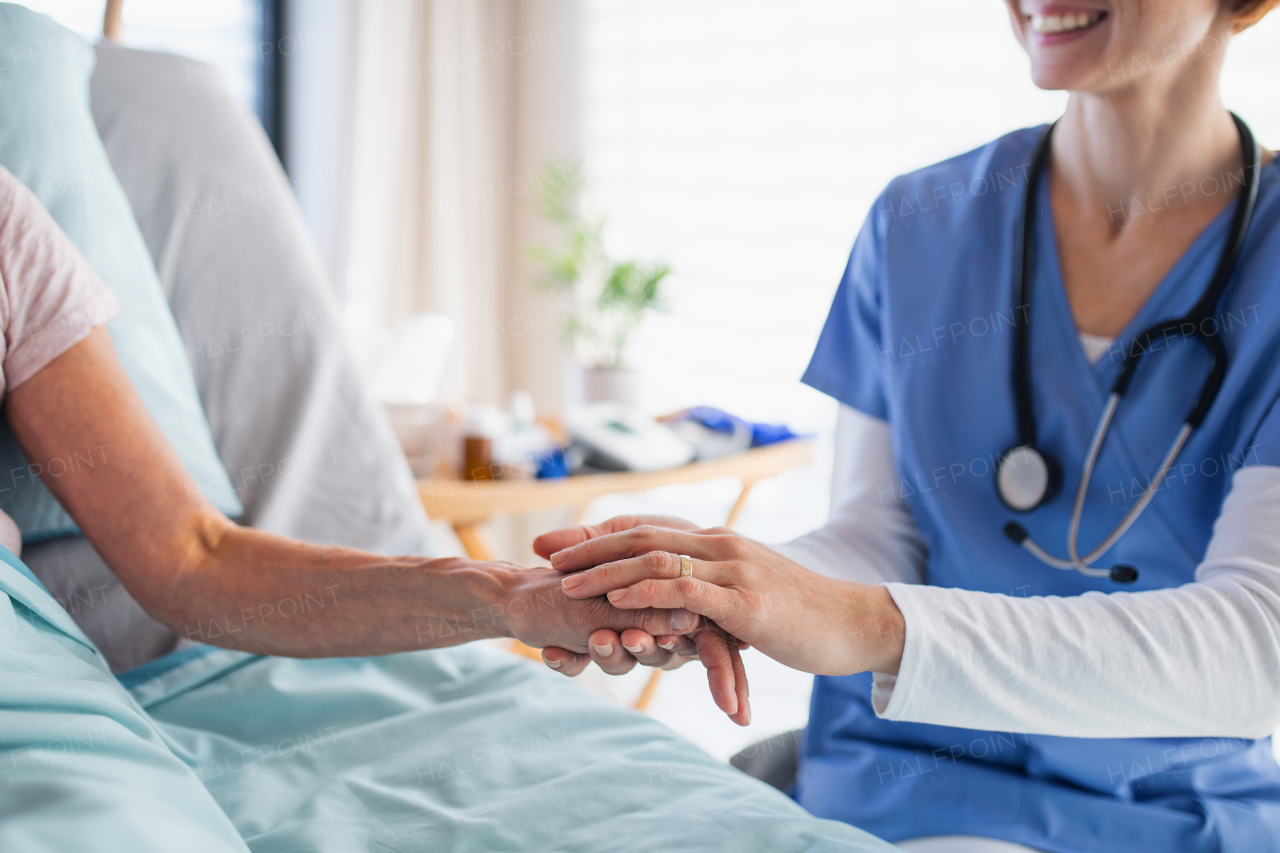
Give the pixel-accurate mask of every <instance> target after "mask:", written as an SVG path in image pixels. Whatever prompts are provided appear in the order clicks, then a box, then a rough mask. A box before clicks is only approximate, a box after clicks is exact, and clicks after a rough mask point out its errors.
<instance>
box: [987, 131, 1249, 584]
mask: <svg viewBox="0 0 1280 853" xmlns="http://www.w3.org/2000/svg"><path fill="white" fill-rule="evenodd" d="M1231 118H1232V120H1233V121H1234V122H1235V125H1236V130H1237V132H1238V133H1239V134H1240V155H1241V162H1242V163H1244V165H1245V168H1244V174H1243V175H1242V178H1243V185H1242V186H1241V188H1240V196H1239V198H1238V199H1237V200H1236V203H1235V212H1234V214H1233V215H1232V218H1231V233H1229V234H1228V235H1227V239H1226V242H1225V244H1224V245H1223V247H1222V253H1221V255H1219V258H1218V265H1217V267H1216V268H1215V269H1214V271H1213V277H1212V278H1210V279H1209V283H1208V284H1207V285H1205V289H1204V293H1202V294H1201V296H1200V299H1199V300H1197V302H1196V304H1195V305H1194V306H1192V308H1191V310H1190V311H1188V312H1187V313H1186V314H1183V315H1182V316H1181V317H1174V318H1172V319H1166V320H1161V321H1159V322H1157V323H1156V324H1155V325H1153V326H1151V327H1150V328H1148V329H1145V330H1144V331H1141V332H1139V333H1138V334H1137V335H1136V336H1135V337H1134V339H1133V344H1132V346H1131V348H1130V352H1129V353H1128V355H1127V356H1126V357H1125V359H1124V362H1123V363H1122V364H1121V365H1120V373H1119V375H1118V376H1116V379H1115V382H1114V383H1113V384H1112V386H1111V394H1110V396H1109V397H1108V398H1107V405H1106V407H1105V408H1104V409H1103V410H1102V418H1101V419H1100V420H1099V421H1098V427H1097V429H1096V430H1095V431H1094V434H1093V440H1092V441H1091V442H1090V443H1089V450H1088V452H1087V453H1086V454H1085V457H1084V464H1083V465H1082V466H1081V474H1080V485H1079V486H1078V487H1077V489H1076V498H1075V505H1074V506H1073V507H1072V510H1071V524H1070V526H1069V527H1068V529H1067V559H1065V560H1063V559H1061V558H1059V557H1054V556H1053V555H1052V554H1049V553H1048V552H1047V551H1045V550H1044V549H1043V548H1041V547H1040V546H1039V545H1038V544H1036V541H1035V540H1034V539H1032V538H1031V537H1030V536H1029V535H1028V534H1027V531H1026V529H1025V528H1023V526H1022V525H1020V524H1018V523H1017V522H1014V521H1011V522H1009V523H1008V524H1006V525H1005V528H1004V531H1005V535H1006V536H1008V537H1009V538H1010V539H1011V540H1013V541H1014V542H1015V543H1016V544H1018V545H1021V546H1022V547H1023V548H1026V549H1027V550H1028V551H1030V552H1031V553H1032V554H1034V555H1035V556H1036V558H1037V559H1039V560H1040V561H1041V562H1042V563H1045V564H1046V565H1049V566H1052V567H1053V568H1055V569H1075V570H1076V571H1078V572H1081V573H1082V574H1086V575H1089V576H1091V577H1109V578H1111V580H1113V581H1115V582H1117V583H1133V582H1134V581H1136V580H1137V579H1138V570H1137V569H1136V568H1134V567H1133V566H1128V565H1123V564H1120V565H1116V566H1112V567H1111V568H1110V569H1097V568H1093V566H1092V563H1094V562H1095V561H1096V560H1097V559H1098V557H1099V555H1101V554H1102V553H1103V552H1104V551H1106V550H1107V549H1108V548H1110V547H1111V546H1112V545H1114V544H1115V543H1116V540H1118V539H1119V538H1120V537H1121V536H1123V535H1124V533H1125V531H1126V530H1128V529H1129V528H1130V527H1131V526H1132V525H1133V523H1134V522H1135V521H1137V520H1138V516H1140V515H1142V512H1143V510H1145V509H1146V508H1147V506H1148V505H1149V504H1150V503H1151V500H1152V499H1153V498H1154V497H1155V494H1156V491H1157V490H1158V489H1159V488H1160V484H1161V483H1163V482H1164V478H1165V476H1166V475H1167V474H1168V473H1169V469H1170V468H1172V467H1173V463H1174V462H1175V461H1176V460H1177V458H1178V454H1179V453H1181V452H1182V446H1183V445H1184V444H1186V441H1187V437H1188V436H1190V435H1191V431H1192V430H1194V429H1195V428H1196V427H1198V426H1200V422H1201V421H1202V420H1204V416H1205V414H1206V413H1208V411H1209V407H1210V406H1211V405H1213V401H1214V399H1215V398H1216V397H1217V396H1218V391H1219V390H1220V389H1221V388H1222V378H1223V376H1225V375H1226V372H1227V353H1226V349H1225V347H1223V345H1222V338H1221V335H1220V334H1219V332H1218V330H1217V328H1216V326H1209V325H1207V324H1208V323H1210V322H1212V320H1213V315H1214V312H1215V311H1217V309H1218V303H1219V302H1220V301H1221V299H1222V292H1223V291H1224V290H1225V289H1226V286H1227V281H1229V280H1230V278H1231V273H1232V271H1233V270H1234V269H1235V265H1236V261H1237V260H1238V259H1239V258H1240V249H1241V248H1242V247H1243V246H1244V241H1245V238H1246V237H1247V236H1248V233H1249V223H1250V221H1251V220H1252V219H1253V209H1254V206H1255V204H1256V203H1257V200H1258V173H1259V172H1261V171H1262V159H1261V157H1262V153H1261V151H1259V149H1258V146H1257V145H1256V144H1255V143H1254V141H1253V134H1252V133H1251V132H1250V131H1249V126H1248V125H1247V124H1245V123H1244V121H1243V120H1242V119H1241V118H1240V117H1239V116H1237V115H1236V114H1235V113H1232V114H1231ZM1056 126H1057V123H1056V122H1055V123H1054V124H1052V125H1050V126H1049V129H1048V130H1046V131H1045V132H1044V135H1043V136H1042V137H1041V138H1040V144H1039V145H1037V146H1036V153H1035V155H1034V156H1033V157H1032V158H1031V174H1030V177H1029V178H1028V180H1027V188H1026V196H1025V201H1024V202H1023V213H1022V222H1021V223H1020V225H1019V232H1020V235H1021V244H1022V245H1021V248H1022V251H1021V253H1020V257H1019V260H1018V263H1017V264H1015V267H1016V270H1017V275H1018V284H1017V286H1016V287H1015V288H1014V293H1015V294H1016V301H1015V302H1014V305H1013V309H1014V310H1015V311H1016V310H1018V309H1019V308H1022V307H1024V306H1025V307H1026V309H1027V312H1028V316H1027V319H1026V321H1025V322H1022V323H1019V324H1017V325H1016V326H1015V327H1014V330H1013V394H1014V402H1015V404H1016V406H1017V411H1018V445H1017V446H1016V447H1012V448H1010V449H1009V450H1006V451H1005V452H1004V453H1003V454H1001V456H1000V460H999V461H998V462H997V463H996V472H995V480H996V489H997V492H998V494H999V495H1000V500H1002V501H1004V504H1005V506H1007V507H1009V509H1011V510H1014V511H1015V512H1029V511H1030V510H1033V509H1035V508H1036V507H1038V506H1040V505H1041V504H1043V503H1044V502H1045V501H1048V500H1052V499H1053V498H1054V497H1055V495H1056V494H1057V492H1058V489H1059V487H1060V486H1061V484H1062V466H1061V465H1060V464H1059V463H1058V461H1057V460H1056V459H1055V458H1054V457H1053V455H1052V454H1050V453H1048V452H1046V451H1042V450H1040V449H1039V448H1038V447H1036V414H1035V408H1034V406H1032V404H1031V373H1030V370H1029V369H1028V365H1027V345H1028V341H1029V336H1030V334H1031V320H1030V309H1031V300H1032V296H1033V294H1032V288H1031V276H1032V270H1033V268H1034V266H1035V242H1034V233H1033V229H1034V227H1035V209H1036V186H1037V184H1038V183H1039V178H1040V175H1041V174H1042V173H1043V172H1044V169H1045V166H1046V165H1047V164H1048V161H1049V151H1050V147H1049V143H1050V140H1051V139H1052V138H1053V128H1054V127H1056ZM1210 329H1212V330H1213V333H1212V334H1210V333H1209V330H1210ZM1170 334H1173V335H1181V336H1183V337H1191V338H1194V339H1195V340H1197V341H1199V342H1200V343H1201V344H1203V345H1204V346H1205V348H1206V349H1208V351H1209V357H1210V359H1211V366H1210V368H1209V372H1208V373H1207V374H1206V375H1205V379H1204V383H1203V384H1202V385H1201V386H1200V396H1199V397H1197V398H1196V401H1195V404H1194V406H1193V408H1192V409H1191V410H1190V411H1189V412H1188V413H1187V416H1186V418H1185V419H1184V420H1183V423H1182V428H1181V429H1180V430H1178V434H1177V436H1176V437H1175V438H1174V440H1173V444H1172V445H1171V446H1170V447H1169V452H1168V453H1166V454H1165V457H1164V459H1163V460H1162V461H1161V463H1160V467H1159V468H1158V469H1157V470H1156V473H1155V475H1154V476H1152V477H1151V478H1150V480H1149V481H1148V483H1147V486H1146V488H1145V489H1144V490H1143V492H1142V497H1140V498H1139V499H1138V500H1137V501H1135V502H1134V503H1133V505H1132V506H1130V507H1129V510H1128V512H1126V513H1125V514H1124V517H1123V518H1121V519H1120V521H1119V522H1117V523H1116V525H1115V527H1113V528H1112V529H1111V532H1110V533H1109V534H1107V536H1106V537H1105V538H1103V540H1102V541H1101V542H1100V543H1099V544H1098V545H1096V546H1095V547H1094V548H1093V550H1092V551H1090V552H1089V553H1087V554H1085V555H1084V556H1081V555H1080V553H1079V551H1078V548H1079V538H1078V533H1079V529H1080V516H1081V514H1082V513H1083V512H1084V499H1085V494H1086V493H1087V492H1088V490H1089V480H1090V478H1091V477H1092V475H1093V468H1094V465H1096V464H1097V461H1098V452H1099V451H1100V450H1101V449H1102V443H1103V442H1104V441H1105V440H1106V437H1107V431H1108V430H1109V429H1110V427H1111V421H1112V420H1113V419H1114V418H1115V414H1116V407H1117V406H1119V404H1120V398H1121V397H1123V396H1124V394H1125V392H1126V391H1127V390H1128V389H1129V384H1130V383H1131V382H1132V381H1133V374H1134V371H1136V370H1137V368H1138V366H1139V365H1140V364H1141V363H1142V361H1143V359H1144V357H1145V356H1146V355H1147V353H1148V352H1149V351H1151V350H1152V348H1153V346H1154V345H1155V342H1156V341H1157V340H1159V339H1161V338H1167V337H1168V336H1169V335H1170Z"/></svg>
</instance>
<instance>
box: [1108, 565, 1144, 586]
mask: <svg viewBox="0 0 1280 853" xmlns="http://www.w3.org/2000/svg"><path fill="white" fill-rule="evenodd" d="M1111 579H1112V580H1113V581H1115V582H1116V583H1133V582H1134V581H1136V580H1137V579H1138V570H1137V569H1135V568H1134V567H1133V566H1124V565H1121V566H1112V567H1111Z"/></svg>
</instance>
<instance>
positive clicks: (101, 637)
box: [0, 46, 892, 853]
mask: <svg viewBox="0 0 1280 853" xmlns="http://www.w3.org/2000/svg"><path fill="white" fill-rule="evenodd" d="M92 107H93V113H94V119H95V122H96V124H97V126H98V129H99V133H100V135H101V137H102V139H103V141H104V142H105V144H106V148H107V151H108V154H109V156H110V159H111V165H112V167H113V169H114V170H115V172H116V173H117V175H118V177H119V179H120V181H121V182H122V184H123V186H124V188H125V190H126V193H127V195H128V197H129V201H130V203H131V205H132V207H133V211H134V214H135V217H136V219H137V221H138V224H139V225H140V227H141V230H142V233H143V236H144V238H145V240H146V243H147V246H148V248H149V250H150V253H151V255H152V257H153V259H154V261H155V265H156V267H157V269H158V271H159V273H160V277H161V281H162V283H163V286H164V289H165V292H166V295H167V297H168V299H169V302H170V306H171V308H172V310H173V313H174V316H175V317H176V319H177V323H178V326H179V328H180V330H181V332H182V336H183V339H184V341H185V342H186V347H187V353H188V357H189V359H190V361H191V364H192V368H193V370H194V373H195V377H196V381H197V385H198V390H199V393H200V397H201V401H202V403H203V406H204V409H205V412H206V414H207V416H208V420H209V423H210V426H211V428H212V433H213V436H214V440H215V443H216V445H217V448H218V451H219V454H220V455H221V458H222V460H223V462H224V464H225V466H226V468H227V469H228V472H229V473H230V475H231V478H232V482H233V485H234V486H235V488H236V489H237V492H238V494H239V496H240V498H241V502H242V503H243V505H244V507H245V514H244V516H243V518H242V519H241V521H242V522H243V523H245V524H249V525H253V526H256V527H261V528H263V529H267V530H271V531H274V532H278V533H281V534H285V535H290V536H296V537H299V538H303V539H307V540H310V541H313V542H325V543H333V544H342V545H349V546H355V547H360V548H365V549H369V550H372V551H376V552H382V553H413V554H430V553H432V548H433V544H432V541H431V535H430V529H429V526H428V524H427V520H426V518H425V516H424V515H423V512H422V509H421V505H420V503H419V502H418V498H417V495H416V494H415V490H414V485H413V482H412V480H411V477H410V474H409V471H408V468H407V466H406V465H405V462H404V460H403V457H402V456H401V454H400V451H399V448H398V446H397V445H396V442H395V439H394V437H393V435H392V434H391V431H390V429H389V427H388V426H387V424H386V423H385V422H384V420H383V418H382V416H381V415H380V413H379V412H378V411H377V409H376V407H375V406H374V404H373V402H372V401H371V400H370V399H369V397H368V395H367V394H366V393H365V392H364V390H363V389H362V387H361V385H360V383H359V381H358V379H357V376H356V371H355V369H354V367H353V365H352V362H351V360H350V358H349V357H348V355H347V354H346V352H345V350H344V348H343V345H342V341H341V336H340V325H339V319H338V312H337V308H336V304H335V301H334V299H333V297H332V295H331V294H330V293H329V292H328V291H327V289H326V286H325V284H324V276H323V274H322V271H321V268H320V264H319V262H318V260H317V257H316V254H315V251H314V249H313V247H312V246H311V244H310V242H309V240H308V237H307V236H306V230H305V228H304V225H303V222H302V219H301V215H300V213H299V211H298V209H297V206H296V203H295V201H294V197H293V194H292V191H291V188H290V187H289V184H288V182H287V180H286V179H285V176H284V174H283V172H282V171H281V169H280V167H279V164H278V163H277V162H276V160H275V157H274V155H273V154H272V152H271V150H270V148H269V145H268V143H267V141H266V139H265V137H264V136H263V134H262V132H261V130H260V129H259V128H258V127H257V126H256V124H255V123H254V121H253V120H252V118H251V117H250V116H249V115H248V114H247V113H245V112H244V111H243V110H242V109H241V108H240V107H238V106H237V105H235V104H234V103H233V102H232V101H231V100H230V98H229V97H228V96H227V95H226V94H225V93H224V91H223V90H222V88H221V86H220V85H219V84H218V81H217V75H216V73H215V72H214V71H213V70H212V69H210V68H209V67H207V66H203V65H200V64H198V63H195V62H192V61H190V60H186V59H182V58H179V57H174V56H168V55H163V54H154V53H145V52H140V51H134V50H128V49H124V48H120V47H114V46H103V47H100V48H98V65H97V69H96V71H95V74H94V77H93V82H92ZM23 557H24V560H25V561H26V562H27V563H28V564H29V565H30V566H31V568H32V570H33V571H34V573H35V574H36V575H37V576H38V577H39V578H40V580H41V581H42V582H43V583H44V584H45V586H46V587H47V588H48V589H49V591H50V593H51V594H52V595H53V596H54V597H55V598H57V599H58V600H59V601H60V602H63V603H64V604H66V605H67V610H68V612H69V613H70V614H71V616H72V618H74V619H75V621H76V623H77V624H78V625H79V626H80V628H81V629H83V631H84V632H85V634H86V635H88V637H89V638H90V639H92V640H93V642H94V644H95V645H97V647H98V648H99V649H101V651H102V652H103V653H104V655H105V656H106V658H107V660H108V661H109V663H110V664H111V668H112V670H113V671H115V672H117V673H118V674H119V677H120V681H121V683H122V684H124V685H125V686H126V687H127V688H128V689H129V690H130V691H131V693H132V696H133V698H134V699H135V700H136V701H137V703H138V705H139V706H140V707H141V708H142V709H145V711H146V713H147V714H148V715H149V719H150V721H151V722H153V723H154V724H155V725H156V726H157V727H158V730H159V731H160V732H161V733H162V735H163V741H164V746H165V747H166V748H167V749H168V750H170V751H172V752H173V753H174V754H176V755H177V756H178V757H179V758H181V759H182V761H183V762H185V764H186V765H187V766H188V767H189V768H191V770H192V771H193V778H194V780H195V781H196V783H198V784H200V785H202V786H203V787H204V788H205V789H207V791H208V792H209V793H210V794H211V795H212V797H213V799H214V800H215V801H216V803H217V806H218V807H219V808H220V809H221V810H222V811H223V812H225V814H226V815H227V816H228V817H229V818H230V820H231V822H232V823H233V824H234V827H235V830H236V831H237V832H238V833H239V835H240V836H241V837H242V838H243V839H244V841H245V843H246V844H247V846H248V848H249V849H252V850H254V851H264V852H265V851H343V853H346V851H357V850H380V851H399V850H404V851H408V850H427V849H430V850H439V851H497V850H503V851H508V850H509V851H533V850H547V851H553V850H554V851H584V853H585V851H609V850H635V851H711V850H725V851H753V850H759V851H801V850H804V851H829V850H830V851H837V850H838V851H863V850H866V851H871V850H882V849H883V850H887V849H892V848H890V847H889V845H887V844H884V843H883V842H880V841H878V840H877V839H874V838H872V837H871V836H868V835H866V834H865V833H862V832H860V831H858V830H856V829H854V828H852V827H849V826H846V825H843V824H839V823H833V822H829V821H821V820H818V819H815V818H813V817H811V816H808V815H807V814H806V813H804V812H803V811H802V810H801V809H800V808H799V807H798V806H796V805H795V804H794V803H793V802H792V801H790V800H789V799H788V798H786V797H784V796H783V795H781V794H780V793H778V792H776V791H774V790H773V789H772V788H769V787H768V786H766V785H764V784H763V783H760V782H757V781H756V780H754V779H751V778H748V777H747V776H745V775H743V774H740V773H739V772H738V771H736V770H733V769H732V768H729V767H727V766H725V765H723V764H722V763H720V762H718V761H715V760H713V759H711V758H710V757H708V756H707V755H705V754H704V753H703V752H701V751H700V750H698V749H697V748H696V747H694V746H693V745H691V744H689V743H687V742H685V741H683V740H681V739H680V738H678V737H677V736H675V735H674V734H673V733H671V732H670V731H669V730H667V729H666V728H664V727H663V726H661V725H660V724H658V723H656V722H653V721H652V720H649V719H647V718H646V717H644V716H643V715H641V714H638V713H635V712H633V711H630V710H628V709H624V708H622V707H619V706H618V705H616V704H615V703H613V702H612V701H610V700H608V699H606V698H604V697H602V696H598V695H595V694H593V693H591V692H589V691H586V690H583V689H580V688H578V687H577V686H576V685H575V684H574V683H572V682H570V681H568V680H566V679H564V678H563V677H561V676H557V675H555V674H553V673H550V672H547V671H544V670H542V669H540V668H536V667H532V666H529V664H528V663H527V662H526V661H523V660H521V659H519V658H516V657H514V656H512V655H509V654H507V653H505V652H503V651H500V650H498V649H494V648H490V647H486V646H481V645H477V644H472V645H469V646H461V647H457V648H454V649H445V650H438V651H426V652H416V653H407V654H400V655H392V656H387V657H381V658H366V659H333V660H291V659H283V658H270V657H259V656H254V655H249V654H245V653H241V652H235V651H229V650H226V649H216V648H213V647H212V646H208V645H205V644H204V643H203V642H202V641H203V640H207V639H210V637H209V636H207V634H208V633H209V631H207V630H204V629H194V630H188V631H186V632H185V633H186V636H178V635H176V634H174V633H173V632H172V631H170V630H169V629H167V628H165V627H164V626H162V625H160V624H159V623H157V622H155V621H154V620H152V619H150V617H148V616H147V615H146V613H145V612H143V611H142V609H141V608H140V607H139V606H138V605H137V604H136V602H134V601H133V600H132V598H131V597H130V596H129V595H128V593H127V591H125V590H124V589H123V588H122V587H121V586H120V585H119V583H118V582H117V581H116V580H115V578H114V576H112V575H111V573H110V572H109V570H107V568H106V566H105V565H104V564H103V562H102V560H101V559H100V558H99V557H98V556H97V554H96V553H95V552H94V550H93V548H92V547H91V546H90V545H89V544H88V543H87V542H86V541H84V540H82V539H78V538H67V539H59V540H55V541H52V542H46V543H41V544H36V545H32V546H29V547H28V548H27V549H26V551H25V552H24V555H23ZM300 592H301V591H300ZM86 593H87V594H86ZM319 601H320V602H321V605H320V606H324V604H323V602H324V599H323V596H320V598H319ZM277 604H280V603H277ZM308 604H310V602H309V600H308V601H304V602H303V606H308ZM334 605H335V606H340V602H334ZM311 606H315V605H314V604H311ZM15 624H16V623H15ZM11 757H12V756H11ZM28 757H30V756H29V755H28ZM86 766H87V764H84V763H76V762H72V763H69V764H68V765H67V767H68V768H69V769H68V771H67V772H71V773H75V772H81V768H83V767H86ZM0 769H3V768H0ZM86 784H92V780H89V781H88V782H86ZM126 793H127V792H126ZM60 808H61V811H59V810H58V809H59V807H58V805H57V803H52V804H51V803H48V802H43V803H40V804H38V805H37V804H36V803H35V801H34V800H33V801H32V806H31V809H30V811H29V812H27V813H26V814H27V815H28V817H26V818H24V817H19V818H18V820H20V821H21V820H24V819H30V820H32V821H36V820H40V819H45V818H42V817H40V816H41V815H45V816H47V815H52V817H51V818H48V819H49V820H52V821H59V820H60V821H62V822H63V823H64V824H65V826H57V825H55V824H54V823H48V824H45V825H42V826H41V827H38V828H33V829H32V830H31V832H30V833H28V834H27V835H22V834H21V827H19V834H18V835H17V836H16V837H25V838H34V837H37V836H39V835H40V833H48V834H46V835H43V836H40V837H55V836H56V835H57V833H58V832H66V833H71V832H72V831H73V830H72V829H67V828H66V827H68V826H70V827H74V826H76V825H77V824H76V821H81V820H83V821H85V823H84V825H85V826H90V827H91V826H93V825H94V822H93V817H92V814H91V813H87V812H84V811H82V810H79V809H77V808H76V807H75V805H74V804H73V803H71V802H70V801H68V802H67V803H66V804H64V805H62V806H61V807H60ZM13 829H14V828H13V827H12V826H10V827H8V828H7V829H5V828H3V827H0V837H15V836H13V835H12V834H11V835H9V836H5V832H6V831H12V830H13ZM127 842H128V839H124V838H119V837H109V836H101V837H94V838H84V839H83V844H82V845H81V847H80V849H85V850H89V849H116V848H117V847H119V848H120V849H124V848H125V847H128V846H129V844H128V843H127ZM32 849H40V848H32ZM146 849H151V848H150V847H148V848H146ZM171 849H183V844H182V839H179V838H175V839H174V846H173V847H172V848H171ZM189 849H195V848H189ZM199 849H212V848H205V847H200V848H199ZM218 849H222V848H218ZM228 849H230V848H228Z"/></svg>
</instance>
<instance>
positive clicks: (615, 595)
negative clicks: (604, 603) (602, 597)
mask: <svg viewBox="0 0 1280 853" xmlns="http://www.w3.org/2000/svg"><path fill="white" fill-rule="evenodd" d="M626 597H627V590H625V589H615V590H614V591H613V592H611V593H609V594H608V595H607V596H606V598H608V599H609V600H610V601H612V602H613V603H614V604H617V603H618V602H619V601H622V600H623V599H624V598H626Z"/></svg>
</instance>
